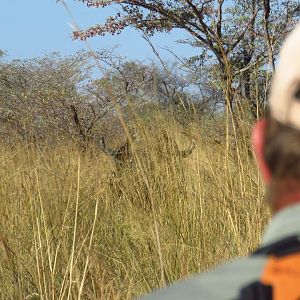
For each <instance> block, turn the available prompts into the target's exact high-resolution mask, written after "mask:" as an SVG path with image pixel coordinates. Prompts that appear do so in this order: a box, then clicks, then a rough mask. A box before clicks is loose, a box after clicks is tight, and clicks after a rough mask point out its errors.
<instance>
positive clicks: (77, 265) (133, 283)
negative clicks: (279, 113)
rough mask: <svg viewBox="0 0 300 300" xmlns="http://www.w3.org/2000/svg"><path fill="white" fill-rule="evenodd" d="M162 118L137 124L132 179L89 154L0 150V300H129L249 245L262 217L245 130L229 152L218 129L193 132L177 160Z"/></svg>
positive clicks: (64, 148)
mask: <svg viewBox="0 0 300 300" xmlns="http://www.w3.org/2000/svg"><path fill="white" fill-rule="evenodd" d="M163 120H164V118H163V116H157V119H156V120H155V121H153V122H152V124H153V125H152V126H151V127H150V126H149V125H148V126H145V124H142V122H140V124H137V127H138V128H139V131H140V135H141V136H142V138H141V139H140V140H139V142H138V144H137V145H136V154H137V155H138V157H139V160H140V167H142V170H140V167H139V166H138V164H137V163H136V162H135V163H132V164H128V165H126V166H125V167H124V168H123V169H121V170H119V171H118V172H117V173H115V174H114V175H112V174H113V173H112V171H113V169H114V165H113V163H112V161H111V160H110V159H109V158H108V157H107V156H105V155H104V154H103V153H101V151H99V149H98V148H97V147H92V146H91V147H90V148H89V149H88V150H87V151H86V152H82V151H81V150H80V149H79V148H76V146H74V145H73V144H71V143H70V144H68V143H66V142H60V143H58V144H57V145H56V146H54V145H53V144H51V145H49V146H43V147H37V146H32V145H30V144H28V143H27V144H26V143H19V144H15V145H14V146H6V145H2V146H1V148H0V149H1V150H0V163H1V169H0V178H1V179H0V197H1V202H0V203H1V204H0V213H1V222H0V274H1V276H0V295H1V296H0V298H1V299H79V298H81V299H130V298H132V297H135V296H137V295H140V294H142V293H145V292H147V291H149V290H150V289H152V288H155V287H159V286H162V285H164V284H168V283H169V282H172V281H174V280H177V279H179V278H182V277H185V276H187V275H189V274H191V273H194V272H198V271H205V270H207V268H209V267H211V266H213V265H215V264H218V263H220V262H222V261H226V260H228V259H230V258H232V257H237V256H242V255H246V254H247V253H248V252H249V251H250V250H252V249H253V248H254V247H255V246H256V245H257V243H258V242H259V239H260V234H261V231H262V229H263V227H264V226H265V223H266V222H267V220H268V217H269V214H268V212H267V211H266V210H265V206H264V204H263V194H264V188H263V185H262V182H261V179H260V177H259V174H258V171H257V168H256V163H255V160H254V158H253V156H252V153H251V151H250V150H249V145H248V141H249V133H250V125H244V126H243V127H240V133H239V134H240V136H239V139H238V141H239V142H238V143H237V144H236V145H235V146H233V145H232V144H230V147H229V148H228V147H226V140H225V139H224V140H222V139H218V140H216V137H215V136H213V135H212V136H211V137H208V136H209V135H208V134H207V132H214V133H215V132H217V125H218V126H219V127H220V128H224V125H225V124H224V123H222V121H219V123H218V124H217V125H216V123H213V125H212V126H211V128H210V127H209V123H205V126H204V125H201V124H194V125H193V126H191V127H190V129H189V130H190V132H191V134H193V136H195V137H196V140H197V147H196V149H195V151H194V152H193V154H192V155H191V156H190V157H188V158H186V159H179V158H178V157H176V156H175V155H172V149H168V150H167V151H164V152H163V153H162V151H161V147H162V143H163V132H164V130H166V131H167V132H168V133H169V134H170V135H172V136H174V137H175V138H176V140H177V141H178V144H179V145H181V146H185V145H187V144H188V139H187V138H186V136H185V135H182V134H180V132H181V128H180V126H179V125H178V124H177V123H176V122H175V121H170V120H169V121H163ZM154 124H159V127H158V125H154ZM229 149H230V150H229ZM143 174H144V177H143ZM145 179H146V181H147V182H148V183H149V185H148V187H147V185H146V184H145ZM156 226H157V230H156V228H155V227H156Z"/></svg>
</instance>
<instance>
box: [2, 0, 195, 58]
mask: <svg viewBox="0 0 300 300" xmlns="http://www.w3.org/2000/svg"><path fill="white" fill-rule="evenodd" d="M67 4H68V6H69V7H70V9H71V11H72V13H73V15H74V16H75V18H76V20H77V23H78V24H79V26H80V27H81V28H86V27H88V26H90V25H94V24H97V23H101V22H103V21H104V20H105V18H106V17H107V16H108V15H111V14H114V13H115V10H114V9H113V8H105V9H99V8H98V9H96V8H87V7H86V6H85V5H84V4H82V3H80V2H77V1H74V0H67ZM68 23H71V20H70V17H69V15H68V14H67V12H66V11H65V10H64V8H63V6H62V5H61V4H59V3H56V1H55V0H0V37H1V39H0V49H1V50H6V51H7V52H8V55H9V57H8V58H9V59H14V58H32V57H37V56H41V55H43V54H44V53H49V52H52V51H59V52H61V53H62V54H65V55H67V54H72V53H74V52H76V51H77V50H79V49H82V48H85V44H84V43H83V42H80V41H73V40H72V38H71V31H72V30H71V28H70V26H69V25H68ZM184 37H186V36H185V35H184V34H183V33H181V32H179V31H175V32H173V33H171V34H158V35H156V36H155V37H154V38H153V43H154V44H155V45H156V46H157V47H168V48H169V49H171V50H172V51H174V52H175V53H176V54H177V55H179V56H181V57H189V56H191V55H192V54H196V49H192V48H191V47H189V46H187V45H181V44H178V43H176V40H178V39H182V38H184ZM90 43H91V45H92V47H93V48H94V49H103V48H106V49H110V48H112V47H113V46H114V45H119V48H118V50H117V51H118V52H119V53H121V54H122V55H124V56H126V57H128V58H130V59H142V60H149V59H153V58H154V55H153V53H152V51H151V49H150V47H149V45H147V43H146V42H145V41H144V40H143V39H142V37H141V34H140V33H139V32H137V31H134V30H133V29H126V30H125V31H124V32H123V33H122V34H121V35H118V36H106V37H95V38H93V39H90ZM160 52H161V55H162V57H163V58H164V59H168V60H170V59H172V58H171V57H172V56H171V55H170V54H169V53H168V52H167V51H164V50H160Z"/></svg>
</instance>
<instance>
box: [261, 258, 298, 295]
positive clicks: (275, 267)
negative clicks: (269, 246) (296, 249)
mask: <svg viewBox="0 0 300 300" xmlns="http://www.w3.org/2000/svg"><path fill="white" fill-rule="evenodd" d="M261 282H262V283H263V284H265V285H271V286H272V289H273V300H300V253H295V254H291V255H288V256H283V257H275V256H270V257H269V259H268V261H267V264H266V266H265V269H264V272H263V274H262V277H261Z"/></svg>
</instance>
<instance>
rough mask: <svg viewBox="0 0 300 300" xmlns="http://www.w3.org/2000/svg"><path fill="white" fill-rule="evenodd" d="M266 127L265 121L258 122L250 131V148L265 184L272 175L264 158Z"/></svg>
mask: <svg viewBox="0 0 300 300" xmlns="http://www.w3.org/2000/svg"><path fill="white" fill-rule="evenodd" d="M266 125H267V121H266V120H260V121H258V122H257V123H256V124H255V125H254V127H253V131H252V147H253V150H254V153H255V156H256V160H257V164H258V166H259V169H260V171H261V173H262V176H263V179H264V181H265V183H269V181H270V179H271V177H272V176H271V175H272V174H271V171H270V168H269V167H268V165H267V163H266V161H265V158H264V147H265V129H266Z"/></svg>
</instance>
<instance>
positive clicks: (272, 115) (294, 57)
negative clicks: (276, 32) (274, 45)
mask: <svg viewBox="0 0 300 300" xmlns="http://www.w3.org/2000/svg"><path fill="white" fill-rule="evenodd" d="M252 143H253V148H254V151H255V154H256V158H257V161H258V165H259V168H260V170H261V172H262V175H263V178H264V180H265V182H266V183H267V185H268V199H269V202H270V205H271V207H272V209H273V210H274V211H277V210H279V209H281V208H284V207H286V206H288V205H290V204H293V203H296V202H299V203H300V24H298V26H297V27H296V28H295V29H294V30H293V31H292V33H290V34H289V36H288V38H287V39H286V41H285V43H284V45H283V47H282V50H281V52H280V58H279V64H278V66H277V68H276V72H275V75H274V78H273V82H272V88H271V93H270V99H269V111H268V113H267V115H266V118H265V119H264V120H260V121H258V122H257V124H256V125H255V126H254V129H253V136H252Z"/></svg>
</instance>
